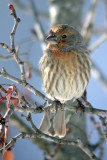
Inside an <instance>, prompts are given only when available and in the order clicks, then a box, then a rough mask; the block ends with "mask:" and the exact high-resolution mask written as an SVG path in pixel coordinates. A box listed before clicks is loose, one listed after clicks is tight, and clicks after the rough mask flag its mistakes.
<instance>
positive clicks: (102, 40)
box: [89, 33, 107, 52]
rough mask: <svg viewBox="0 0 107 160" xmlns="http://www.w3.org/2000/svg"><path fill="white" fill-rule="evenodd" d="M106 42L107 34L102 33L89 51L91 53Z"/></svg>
mask: <svg viewBox="0 0 107 160" xmlns="http://www.w3.org/2000/svg"><path fill="white" fill-rule="evenodd" d="M106 40H107V33H104V34H103V35H102V36H101V37H100V38H99V39H98V40H97V41H96V42H95V43H94V44H93V45H92V46H91V47H90V48H89V51H90V52H93V51H94V50H95V49H96V48H98V47H100V46H101V44H102V43H104V41H106Z"/></svg>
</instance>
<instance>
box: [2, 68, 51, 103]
mask: <svg viewBox="0 0 107 160" xmlns="http://www.w3.org/2000/svg"><path fill="white" fill-rule="evenodd" d="M0 76H2V77H4V78H6V79H9V80H11V81H13V82H15V83H17V84H20V85H22V86H24V87H26V89H28V90H29V91H30V92H32V93H33V94H34V95H36V96H39V97H40V98H42V99H44V100H45V101H48V102H50V103H52V101H51V100H49V99H48V98H47V97H46V96H45V95H43V94H42V93H41V92H40V91H38V90H36V89H35V88H34V87H33V86H31V85H30V84H29V83H25V82H23V81H22V80H21V79H18V78H16V77H13V76H11V75H9V74H8V73H7V72H6V71H5V69H4V68H3V69H2V72H0Z"/></svg>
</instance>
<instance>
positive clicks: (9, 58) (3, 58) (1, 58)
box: [0, 52, 27, 61]
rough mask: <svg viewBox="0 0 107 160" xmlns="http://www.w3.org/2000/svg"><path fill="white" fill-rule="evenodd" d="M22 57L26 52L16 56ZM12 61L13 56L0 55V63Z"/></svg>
mask: <svg viewBox="0 0 107 160" xmlns="http://www.w3.org/2000/svg"><path fill="white" fill-rule="evenodd" d="M23 55H27V52H23V53H20V54H18V56H23ZM12 59H14V58H13V56H5V57H4V56H1V55H0V60H1V61H7V60H12Z"/></svg>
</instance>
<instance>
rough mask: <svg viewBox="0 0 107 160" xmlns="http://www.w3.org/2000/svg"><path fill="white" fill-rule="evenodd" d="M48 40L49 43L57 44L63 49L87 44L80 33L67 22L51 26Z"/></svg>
mask: <svg viewBox="0 0 107 160" xmlns="http://www.w3.org/2000/svg"><path fill="white" fill-rule="evenodd" d="M46 40H47V42H48V44H49V45H56V46H58V48H59V49H61V50H64V49H66V50H67V49H69V48H75V47H76V48H78V47H82V46H85V44H84V41H83V38H82V36H81V35H80V33H79V32H78V31H77V30H76V29H74V28H73V27H71V26H69V25H66V24H61V25H57V26H55V27H53V28H51V30H50V31H49V35H48V36H47V38H46Z"/></svg>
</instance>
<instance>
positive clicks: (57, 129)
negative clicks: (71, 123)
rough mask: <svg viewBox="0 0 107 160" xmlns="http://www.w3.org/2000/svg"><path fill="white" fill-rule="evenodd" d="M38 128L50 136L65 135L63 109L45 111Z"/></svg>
mask: <svg viewBox="0 0 107 160" xmlns="http://www.w3.org/2000/svg"><path fill="white" fill-rule="evenodd" d="M39 129H40V130H41V131H42V132H43V133H48V134H49V135H52V136H58V137H60V138H62V137H64V136H65V135H66V121H65V111H61V110H57V111H56V113H52V112H51V111H48V112H45V115H44V117H43V120H42V122H41V125H40V127H39Z"/></svg>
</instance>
